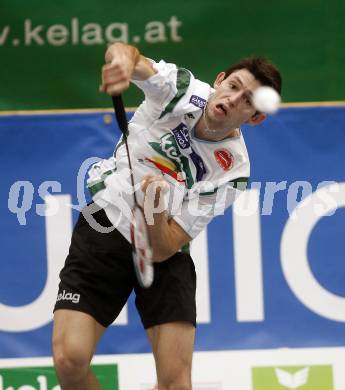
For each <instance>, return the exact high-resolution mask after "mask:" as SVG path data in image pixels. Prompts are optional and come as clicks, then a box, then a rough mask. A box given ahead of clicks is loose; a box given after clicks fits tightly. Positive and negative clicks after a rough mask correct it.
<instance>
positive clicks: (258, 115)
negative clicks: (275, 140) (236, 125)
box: [246, 112, 267, 126]
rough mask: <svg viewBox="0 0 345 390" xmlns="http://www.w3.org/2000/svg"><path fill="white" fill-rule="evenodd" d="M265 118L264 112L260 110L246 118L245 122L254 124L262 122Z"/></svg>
mask: <svg viewBox="0 0 345 390" xmlns="http://www.w3.org/2000/svg"><path fill="white" fill-rule="evenodd" d="M266 118H267V115H266V114H262V113H261V112H256V113H255V114H254V115H253V116H252V117H251V118H250V119H248V120H247V122H246V123H248V124H249V125H253V126H255V125H258V124H260V123H261V122H263V121H264V120H265V119H266Z"/></svg>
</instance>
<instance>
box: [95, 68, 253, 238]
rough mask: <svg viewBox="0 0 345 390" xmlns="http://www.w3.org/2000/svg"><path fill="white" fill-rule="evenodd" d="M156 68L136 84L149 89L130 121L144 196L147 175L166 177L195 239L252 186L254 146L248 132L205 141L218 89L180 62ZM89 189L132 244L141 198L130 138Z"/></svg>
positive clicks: (173, 206)
mask: <svg viewBox="0 0 345 390" xmlns="http://www.w3.org/2000/svg"><path fill="white" fill-rule="evenodd" d="M153 67H154V69H155V70H156V71H157V73H156V74H155V75H153V76H152V77H150V78H149V79H147V80H145V81H137V80H133V81H132V82H133V83H134V84H135V85H137V86H138V87H139V88H140V89H142V90H143V92H144V94H145V100H144V102H143V103H142V104H141V105H140V106H139V108H138V109H137V111H136V112H135V114H134V116H133V118H132V119H131V121H130V123H129V136H128V143H129V150H130V156H131V161H132V165H133V173H134V180H135V184H136V188H137V189H138V190H137V191H136V194H137V198H138V201H139V204H142V203H143V198H144V197H143V193H142V191H141V190H140V182H141V181H142V179H143V177H144V176H145V175H147V174H149V173H151V174H156V175H157V174H162V175H163V176H164V178H165V179H166V181H167V182H168V183H169V185H170V194H168V195H169V199H168V201H167V206H168V209H167V212H168V214H169V215H170V216H171V217H172V218H174V220H175V221H176V222H177V223H178V224H179V225H180V226H181V227H182V229H183V230H184V231H185V232H186V233H187V234H188V235H189V236H190V237H191V238H194V237H195V236H196V235H197V234H198V233H200V232H201V231H202V230H203V229H204V227H205V226H206V225H207V224H208V223H209V222H210V221H211V220H212V219H213V218H214V216H215V215H219V214H222V213H224V210H225V209H226V208H227V207H229V206H230V205H231V204H232V203H233V202H234V200H235V198H236V196H237V195H238V194H239V193H240V192H241V190H244V189H245V186H246V183H247V180H248V178H249V175H250V164H249V158H248V154H247V149H246V146H245V143H244V139H243V136H242V133H241V132H240V135H239V136H238V137H233V138H228V139H225V140H222V141H212V142H211V141H205V140H201V139H199V138H197V137H196V135H195V133H194V127H195V125H196V123H197V122H198V120H199V119H200V117H201V115H202V114H203V110H204V108H205V106H206V104H207V101H208V99H209V97H210V95H211V94H212V93H213V92H214V90H213V89H212V88H211V87H210V86H209V85H208V84H206V83H204V82H201V81H200V80H197V79H195V78H194V76H193V75H192V74H191V73H190V72H189V71H188V70H186V69H182V68H178V67H176V65H174V64H169V63H165V62H164V61H160V62H159V63H156V62H154V61H153ZM88 187H89V189H90V191H91V193H92V195H93V200H94V201H95V202H96V203H97V204H99V205H100V206H101V207H103V208H104V209H105V212H106V214H107V216H108V218H109V220H110V221H111V222H112V223H113V224H114V226H116V227H117V229H118V230H119V231H120V232H121V233H122V235H123V236H124V237H126V239H127V240H128V241H130V216H131V208H132V207H133V195H132V191H131V181H130V176H129V170H128V161H127V153H126V148H125V145H124V143H123V140H122V139H120V141H119V143H118V145H117V147H116V150H115V152H114V156H113V157H112V158H110V159H108V160H102V161H101V162H99V163H97V164H95V165H94V166H93V167H92V168H91V170H90V172H89V179H88Z"/></svg>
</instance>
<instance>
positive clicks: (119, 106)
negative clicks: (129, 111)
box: [112, 95, 128, 136]
mask: <svg viewBox="0 0 345 390" xmlns="http://www.w3.org/2000/svg"><path fill="white" fill-rule="evenodd" d="M112 100H113V106H114V111H115V116H116V120H117V123H118V124H119V127H120V130H121V132H122V134H123V135H124V136H127V135H128V122H127V116H126V111H125V107H124V105H123V101H122V97H121V95H118V96H112Z"/></svg>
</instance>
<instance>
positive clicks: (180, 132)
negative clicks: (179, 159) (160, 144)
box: [172, 123, 190, 149]
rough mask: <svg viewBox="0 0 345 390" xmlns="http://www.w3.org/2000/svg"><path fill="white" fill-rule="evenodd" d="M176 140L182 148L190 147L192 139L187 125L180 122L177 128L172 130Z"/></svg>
mask: <svg viewBox="0 0 345 390" xmlns="http://www.w3.org/2000/svg"><path fill="white" fill-rule="evenodd" d="M172 132H173V134H174V136H175V139H176V142H177V143H178V146H179V147H180V148H181V149H187V148H189V147H190V140H189V134H188V129H187V126H186V125H185V124H183V123H180V124H179V125H178V126H177V127H176V128H175V129H173V130H172Z"/></svg>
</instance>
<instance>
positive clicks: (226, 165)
mask: <svg viewBox="0 0 345 390" xmlns="http://www.w3.org/2000/svg"><path fill="white" fill-rule="evenodd" d="M214 157H215V159H216V161H217V163H218V165H219V166H220V167H221V168H222V169H223V171H230V169H231V168H232V167H233V165H234V156H233V155H232V154H231V153H230V152H229V151H228V150H226V149H217V150H215V152H214Z"/></svg>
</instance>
